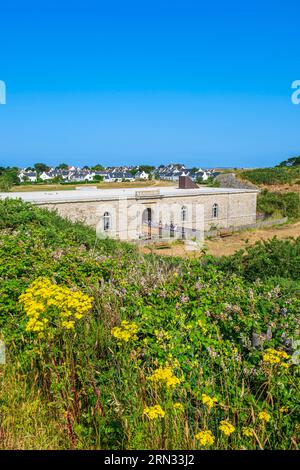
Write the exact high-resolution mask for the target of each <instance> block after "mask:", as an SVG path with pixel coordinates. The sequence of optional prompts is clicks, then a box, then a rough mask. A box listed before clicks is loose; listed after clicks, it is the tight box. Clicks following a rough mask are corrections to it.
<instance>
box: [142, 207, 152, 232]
mask: <svg viewBox="0 0 300 470" xmlns="http://www.w3.org/2000/svg"><path fill="white" fill-rule="evenodd" d="M142 225H143V233H144V235H146V237H147V238H148V239H150V238H151V226H152V210H151V209H150V207H147V209H145V210H144V212H143V215H142Z"/></svg>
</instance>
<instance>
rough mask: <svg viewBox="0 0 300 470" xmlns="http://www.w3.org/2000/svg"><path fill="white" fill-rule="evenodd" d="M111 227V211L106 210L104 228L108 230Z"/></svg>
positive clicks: (105, 230)
mask: <svg viewBox="0 0 300 470" xmlns="http://www.w3.org/2000/svg"><path fill="white" fill-rule="evenodd" d="M110 229H111V215H110V213H109V212H104V214H103V230H104V232H107V231H108V230H110Z"/></svg>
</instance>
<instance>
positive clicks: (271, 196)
mask: <svg viewBox="0 0 300 470" xmlns="http://www.w3.org/2000/svg"><path fill="white" fill-rule="evenodd" d="M257 211H258V213H261V214H264V215H265V216H266V217H279V218H280V217H289V218H290V219H298V218H299V216H300V196H299V193H295V192H292V191H290V192H283V193H281V192H272V191H268V190H267V189H264V190H262V192H261V193H260V194H259V195H258V198H257Z"/></svg>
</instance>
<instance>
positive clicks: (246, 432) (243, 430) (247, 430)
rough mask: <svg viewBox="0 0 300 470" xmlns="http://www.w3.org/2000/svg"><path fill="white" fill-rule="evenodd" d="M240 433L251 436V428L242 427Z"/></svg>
mask: <svg viewBox="0 0 300 470" xmlns="http://www.w3.org/2000/svg"><path fill="white" fill-rule="evenodd" d="M242 434H243V436H247V437H251V436H253V429H252V428H249V427H243V428H242Z"/></svg>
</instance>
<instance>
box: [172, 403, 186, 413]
mask: <svg viewBox="0 0 300 470" xmlns="http://www.w3.org/2000/svg"><path fill="white" fill-rule="evenodd" d="M174 409H175V410H178V411H184V406H183V404H182V403H180V402H179V401H178V402H176V403H174Z"/></svg>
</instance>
